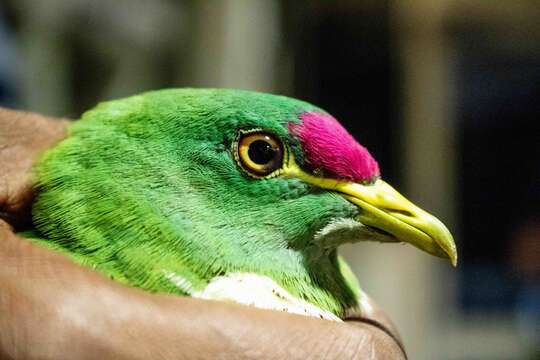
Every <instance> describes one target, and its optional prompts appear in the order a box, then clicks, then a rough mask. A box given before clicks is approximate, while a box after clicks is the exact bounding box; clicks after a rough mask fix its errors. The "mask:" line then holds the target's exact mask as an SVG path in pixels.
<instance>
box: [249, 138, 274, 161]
mask: <svg viewBox="0 0 540 360" xmlns="http://www.w3.org/2000/svg"><path fill="white" fill-rule="evenodd" d="M275 154H276V151H275V149H274V148H273V147H272V145H270V144H269V143H267V142H266V141H264V140H255V141H254V142H252V143H251V144H249V150H248V155H249V158H250V159H251V161H253V162H254V163H255V164H259V165H265V164H268V163H269V162H270V161H272V159H274V156H275Z"/></svg>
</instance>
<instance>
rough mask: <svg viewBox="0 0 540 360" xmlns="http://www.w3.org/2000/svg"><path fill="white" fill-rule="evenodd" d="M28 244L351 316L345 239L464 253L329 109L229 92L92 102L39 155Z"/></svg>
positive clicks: (141, 283)
mask: <svg viewBox="0 0 540 360" xmlns="http://www.w3.org/2000/svg"><path fill="white" fill-rule="evenodd" d="M34 187H35V191H36V200H35V202H34V205H33V209H32V218H33V225H34V230H33V231H32V232H31V233H29V234H27V238H29V239H30V240H31V241H34V242H36V243H39V244H41V245H42V246H46V247H48V248H51V249H54V250H56V251H59V252H61V253H63V254H65V255H66V256H68V257H70V258H71V259H73V260H74V261H75V262H77V263H79V264H81V265H83V266H87V267H90V268H93V269H95V270H96V271H98V272H101V273H102V274H104V275H105V276H107V277H109V278H111V279H114V280H116V281H119V282H121V283H124V284H126V285H129V286H133V287H138V288H142V289H144V290H147V291H150V292H160V293H169V294H176V295H182V296H192V297H195V298H201V299H210V300H220V301H228V302H234V303H239V304H244V305H248V306H254V307H258V308H263V309H271V310H277V311H286V312H290V313H295V314H301V315H306V316H314V317H318V318H322V319H327V320H333V321H341V319H343V318H344V317H346V316H347V314H350V313H351V312H352V313H354V311H355V309H358V308H359V304H360V303H361V302H362V299H363V297H364V296H365V294H364V293H363V292H362V290H361V288H360V285H359V282H358V280H357V278H356V277H355V275H354V274H353V272H352V271H351V269H350V267H349V266H348V264H347V263H346V262H345V261H344V260H343V258H342V257H341V256H340V255H339V254H338V247H339V246H340V245H342V244H345V243H358V242H362V241H378V242H383V243H385V242H403V243H408V244H411V245H413V246H415V247H417V248H419V249H420V250H423V251H425V252H427V253H429V254H432V255H435V256H437V257H442V258H446V259H449V260H450V261H451V263H452V264H453V265H454V266H455V265H456V261H457V251H456V246H455V243H454V240H453V238H452V235H451V233H450V232H449V230H448V229H447V227H446V226H445V225H444V224H443V223H442V222H441V221H439V220H438V219H437V218H436V217H434V216H433V215H430V214H429V213H427V212H426V211H424V210H422V209H420V208H419V207H417V206H415V205H414V204H413V203H411V202H410V201H409V200H407V199H406V198H405V197H404V196H402V195H401V194H400V193H399V192H398V191H396V190H395V189H394V188H392V187H391V186H390V185H389V184H387V183H386V182H384V181H383V180H382V178H381V174H380V170H379V165H378V163H377V161H376V160H375V159H374V158H373V156H372V155H371V154H370V153H369V151H368V150H367V149H366V148H365V147H364V146H362V145H361V144H360V143H359V142H358V141H357V140H356V139H355V138H354V137H353V136H352V135H351V134H350V133H349V132H348V131H347V130H346V129H345V128H344V127H343V126H342V125H341V124H340V123H339V122H338V120H336V119H335V118H334V117H333V116H332V115H330V114H329V113H328V112H326V111H325V110H323V109H321V108H319V107H317V106H314V105H312V104H310V103H308V102H304V101H301V100H297V99H293V98H289V97H285V96H280V95H272V94H266V93H260V92H253V91H246V90H234V89H196V88H180V89H164V90H155V91H149V92H146V93H142V94H139V95H134V96H131V97H127V98H124V99H119V100H111V101H107V102H102V103H100V104H98V105H97V106H96V107H95V108H93V109H91V110H89V111H87V112H85V113H84V114H83V115H82V117H81V119H80V120H78V121H75V122H74V123H73V124H72V125H71V126H70V128H69V132H68V135H67V137H66V138H65V139H64V140H63V141H61V142H60V143H59V144H58V145H56V146H55V147H54V148H52V149H50V150H48V151H47V152H46V153H45V154H44V155H43V156H42V158H41V159H40V160H39V162H38V163H37V164H36V165H35V167H34Z"/></svg>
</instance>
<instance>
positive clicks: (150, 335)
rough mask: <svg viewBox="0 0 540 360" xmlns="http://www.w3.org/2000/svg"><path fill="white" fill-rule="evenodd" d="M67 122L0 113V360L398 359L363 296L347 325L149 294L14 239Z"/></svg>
mask: <svg viewBox="0 0 540 360" xmlns="http://www.w3.org/2000/svg"><path fill="white" fill-rule="evenodd" d="M67 124H68V121H66V120H60V119H51V118H47V117H45V116H42V115H38V114H33V113H25V112H18V111H13V110H8V109H2V108H0V359H4V358H6V359H29V360H31V359H108V358H114V359H169V358H171V359H179V358H190V359H192V358H196V359H216V358H219V359H252V358H265V359H284V358H286V359H307V358H314V359H317V358H325V359H351V358H358V359H404V358H405V355H404V353H403V351H402V346H401V342H400V340H399V337H398V335H397V332H396V330H395V328H394V327H393V325H392V323H391V322H390V321H389V319H388V318H387V316H386V315H385V314H384V312H382V311H381V310H380V308H379V307H377V306H376V304H375V303H373V301H371V300H370V299H368V301H366V302H362V304H363V305H362V309H361V310H360V312H359V314H358V317H357V318H355V319H349V320H348V321H346V322H345V323H336V322H331V321H326V320H320V319H316V318H309V317H304V316H299V315H293V314H287V313H282V312H277V311H268V310H260V309H255V308H251V307H246V306H241V305H236V304H229V303H224V302H216V301H207V300H200V299H193V298H189V297H178V296H171V295H165V294H150V293H147V292H144V291H142V290H139V289H136V288H130V287H127V286H124V285H121V284H119V283H116V282H113V281H111V280H109V279H106V278H105V277H103V276H102V275H100V274H98V273H96V272H94V271H92V270H90V269H87V268H83V267H81V266H79V265H77V264H75V263H73V262H71V261H70V260H69V259H67V258H65V257H63V256H62V255H60V254H57V253H55V252H53V251H50V250H47V249H45V248H42V247H40V246H38V245H34V244H31V243H30V242H28V241H27V240H25V239H23V238H20V237H18V236H17V235H16V233H15V232H16V231H19V230H24V229H25V228H27V227H28V226H30V224H31V215H30V209H31V204H32V200H33V192H32V186H31V183H32V181H31V167H32V165H33V163H34V162H35V161H36V159H37V158H38V157H39V156H40V154H41V153H42V152H43V151H45V150H46V149H48V148H50V147H51V146H53V145H54V144H55V143H56V142H58V141H60V140H61V139H62V138H63V137H64V136H65V133H66V125H67Z"/></svg>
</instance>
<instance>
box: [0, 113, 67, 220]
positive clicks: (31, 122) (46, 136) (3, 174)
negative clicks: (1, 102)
mask: <svg viewBox="0 0 540 360" xmlns="http://www.w3.org/2000/svg"><path fill="white" fill-rule="evenodd" d="M67 124H68V121H66V120H61V119H53V118H48V117H45V116H42V115H39V114H34V113H27V112H20V111H14V110H9V109H5V108H0V169H2V171H0V218H1V219H4V220H6V221H8V222H9V223H11V224H12V225H13V226H15V227H17V228H20V227H21V226H22V225H23V224H28V220H29V219H30V205H31V202H32V198H33V194H32V186H31V172H32V171H31V170H32V166H33V164H34V163H35V161H36V160H37V159H38V158H39V156H40V155H41V154H42V153H43V152H44V151H45V150H46V149H48V148H50V147H51V146H53V145H54V144H56V143H57V142H58V141H60V140H61V139H63V138H64V137H65V135H66V127H67Z"/></svg>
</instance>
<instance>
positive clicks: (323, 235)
mask: <svg viewBox="0 0 540 360" xmlns="http://www.w3.org/2000/svg"><path fill="white" fill-rule="evenodd" d="M361 241H377V242H399V240H398V239H397V238H396V237H394V236H393V235H391V234H389V233H387V232H386V231H384V230H380V229H377V228H375V227H372V226H368V225H365V224H362V223H361V222H360V221H359V220H358V219H353V218H338V219H334V220H332V221H331V222H330V223H328V224H327V225H326V226H325V227H323V228H322V229H321V230H319V231H318V232H317V233H316V234H315V236H314V242H315V243H316V244H318V245H319V246H321V247H323V248H326V249H333V248H336V247H338V246H339V245H342V244H346V243H357V242H361Z"/></svg>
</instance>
